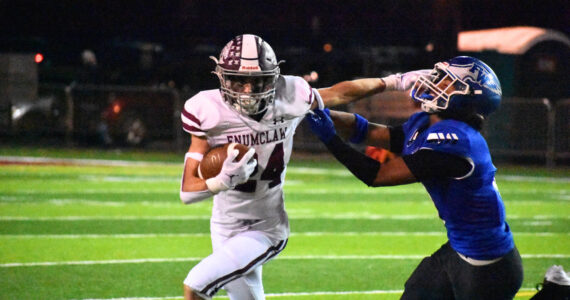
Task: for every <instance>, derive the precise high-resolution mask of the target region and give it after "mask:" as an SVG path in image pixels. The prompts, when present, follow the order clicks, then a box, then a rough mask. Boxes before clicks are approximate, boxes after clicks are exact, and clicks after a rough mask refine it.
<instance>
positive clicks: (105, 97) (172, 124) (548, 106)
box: [2, 85, 570, 166]
mask: <svg viewBox="0 0 570 300" xmlns="http://www.w3.org/2000/svg"><path fill="white" fill-rule="evenodd" d="M39 91H40V93H39V99H38V101H37V103H36V107H35V109H36V110H37V111H34V114H31V112H32V111H33V110H32V109H31V108H29V107H26V106H21V107H20V106H18V105H17V104H14V103H13V105H14V106H13V108H12V110H11V112H12V118H14V116H15V113H18V112H20V113H21V112H22V111H24V110H25V109H30V110H28V111H26V113H29V114H30V115H29V117H30V118H28V120H26V119H25V118H23V117H22V116H20V118H21V119H18V120H12V122H6V123H11V124H12V128H10V129H9V130H5V129H6V127H5V126H3V130H2V135H3V136H4V137H8V138H10V137H18V136H20V135H26V134H30V132H31V131H34V130H40V131H41V134H49V133H50V132H53V133H58V134H59V136H61V137H62V138H63V139H64V141H65V142H67V144H68V145H72V144H73V143H74V142H75V139H76V138H77V137H78V136H81V135H84V134H91V137H92V138H95V139H100V141H98V142H102V143H105V133H112V134H113V137H112V138H114V139H115V140H114V142H117V139H119V138H122V139H123V140H122V141H118V142H120V143H119V144H123V145H125V144H127V145H129V144H130V145H131V146H133V145H134V146H136V145H138V144H139V143H138V142H137V130H139V129H141V128H143V129H144V130H145V131H146V133H145V134H146V136H145V141H155V140H158V139H160V140H162V141H163V145H168V147H169V148H170V149H177V150H181V151H184V150H185V149H186V147H188V145H189V137H188V135H187V134H186V133H184V132H183V131H182V129H181V122H180V112H181V110H182V106H183V105H184V100H185V99H186V98H187V95H184V96H181V95H180V93H179V91H178V90H176V89H173V88H168V87H134V86H131V87H125V86H94V85H69V86H41V87H40V90H39ZM403 96H404V95H403V94H402V95H398V94H393V95H384V96H383V97H384V98H382V99H379V98H369V99H364V100H361V101H359V102H357V103H354V104H352V105H349V106H345V107H340V108H338V109H339V110H346V111H352V112H357V113H359V114H362V115H364V116H365V117H367V118H368V119H369V120H371V121H374V122H379V123H383V124H389V125H396V124H401V123H402V122H404V121H405V120H406V119H407V116H409V115H410V114H411V113H413V112H414V111H416V110H417V109H418V108H417V107H414V106H412V105H409V103H410V102H408V101H405V100H402V98H403ZM44 102H45V103H44ZM46 103H47V104H46ZM20 108H21V110H19V109H20ZM39 112H42V113H45V114H46V115H45V116H42V115H41V114H39ZM24 121H26V122H24ZM27 121H31V122H33V121H40V122H39V123H40V124H39V125H40V127H34V126H30V125H29V124H28V123H27ZM46 124H49V126H47V125H46ZM569 131H570V99H560V100H558V101H556V102H553V101H550V100H548V99H525V98H506V99H503V101H502V103H501V107H500V108H499V109H498V111H497V112H495V113H493V114H492V115H491V116H490V118H489V119H488V120H487V121H486V125H485V128H484V130H483V134H484V136H485V137H486V138H487V141H488V144H489V148H490V149H491V152H492V154H493V156H494V157H495V158H506V159H518V158H523V159H525V158H530V159H538V160H541V161H544V162H545V164H546V165H548V166H553V165H555V164H560V163H562V164H568V162H569V161H570V136H569V135H568V132H569ZM129 134H130V135H132V136H131V138H133V140H132V141H131V142H129V141H128V139H129ZM8 141H9V140H8ZM140 145H144V143H140ZM294 147H295V149H296V150H297V151H310V152H320V151H325V147H324V146H323V145H322V144H321V143H320V141H318V139H316V138H315V137H314V136H313V134H312V133H311V132H310V130H309V129H308V128H307V126H306V125H305V124H304V122H302V123H301V125H300V126H299V128H298V129H297V133H296V135H295V146H294Z"/></svg>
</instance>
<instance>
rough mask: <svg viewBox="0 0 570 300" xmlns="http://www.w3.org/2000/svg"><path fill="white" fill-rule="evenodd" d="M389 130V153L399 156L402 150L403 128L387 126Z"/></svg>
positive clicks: (400, 126)
mask: <svg viewBox="0 0 570 300" xmlns="http://www.w3.org/2000/svg"><path fill="white" fill-rule="evenodd" d="M388 130H390V152H393V153H397V154H400V153H402V149H404V139H405V137H404V128H403V127H402V125H399V126H395V127H392V126H388Z"/></svg>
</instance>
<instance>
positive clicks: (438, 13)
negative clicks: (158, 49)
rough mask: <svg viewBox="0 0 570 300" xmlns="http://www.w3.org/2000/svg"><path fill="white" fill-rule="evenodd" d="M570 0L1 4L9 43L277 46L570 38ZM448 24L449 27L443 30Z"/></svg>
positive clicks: (1, 31)
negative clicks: (467, 36)
mask: <svg viewBox="0 0 570 300" xmlns="http://www.w3.org/2000/svg"><path fill="white" fill-rule="evenodd" d="M569 3H570V1H559V0H555V1H548V0H546V1H544V0H543V1H524V0H481V1H454V0H431V1H402V0H388V1H387V0H374V1H358V0H354V1H324V0H312V1H300V0H292V1H283V0H280V1H227V0H225V1H218V0H207V1H191V0H163V1H131V0H111V1H110V0H89V1H87V0H37V1H29V0H0V35H1V37H2V38H3V39H14V38H27V37H42V38H49V39H55V40H62V39H63V40H65V39H72V40H75V41H77V42H78V43H83V42H85V43H89V42H99V41H100V40H101V39H103V40H104V39H108V38H117V37H120V38H129V39H140V40H148V41H157V42H161V43H166V44H174V45H181V46H183V45H187V44H193V43H197V42H203V41H214V42H216V43H219V42H220V41H224V42H225V41H227V40H229V39H231V38H232V37H233V36H235V35H237V34H240V33H246V32H248V33H256V34H258V35H260V36H262V37H264V38H265V39H266V40H268V41H270V43H271V44H276V45H280V44H283V45H291V44H293V45H295V44H311V43H313V42H318V43H320V42H321V41H333V42H334V41H336V42H337V43H341V44H343V43H350V44H362V45H371V44H396V45H416V44H417V45H419V44H422V43H424V42H425V40H427V39H429V38H430V37H432V36H433V35H434V34H438V32H437V30H438V28H441V27H442V26H443V27H444V28H446V27H449V26H452V27H453V28H455V29H456V30H470V29H482V28H492V27H501V26H516V25H529V26H539V27H546V28H551V29H556V30H559V31H562V32H564V33H566V34H570V4H569ZM442 24H443V25H442Z"/></svg>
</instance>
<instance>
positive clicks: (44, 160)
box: [0, 156, 182, 167]
mask: <svg viewBox="0 0 570 300" xmlns="http://www.w3.org/2000/svg"><path fill="white" fill-rule="evenodd" d="M0 163H20V164H55V165H89V166H113V167H117V166H119V167H130V166H176V165H182V162H180V163H169V162H148V161H127V160H110V159H85V158H49V157H32V156H0Z"/></svg>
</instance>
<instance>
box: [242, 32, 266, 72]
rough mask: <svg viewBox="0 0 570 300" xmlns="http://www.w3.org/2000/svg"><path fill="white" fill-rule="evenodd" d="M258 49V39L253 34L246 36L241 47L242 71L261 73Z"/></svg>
mask: <svg viewBox="0 0 570 300" xmlns="http://www.w3.org/2000/svg"><path fill="white" fill-rule="evenodd" d="M257 48H258V47H257V41H256V37H255V36H254V35H251V34H244V35H243V41H242V46H241V64H240V68H239V70H240V71H261V68H260V67H259V60H258V57H259V53H258V51H257Z"/></svg>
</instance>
